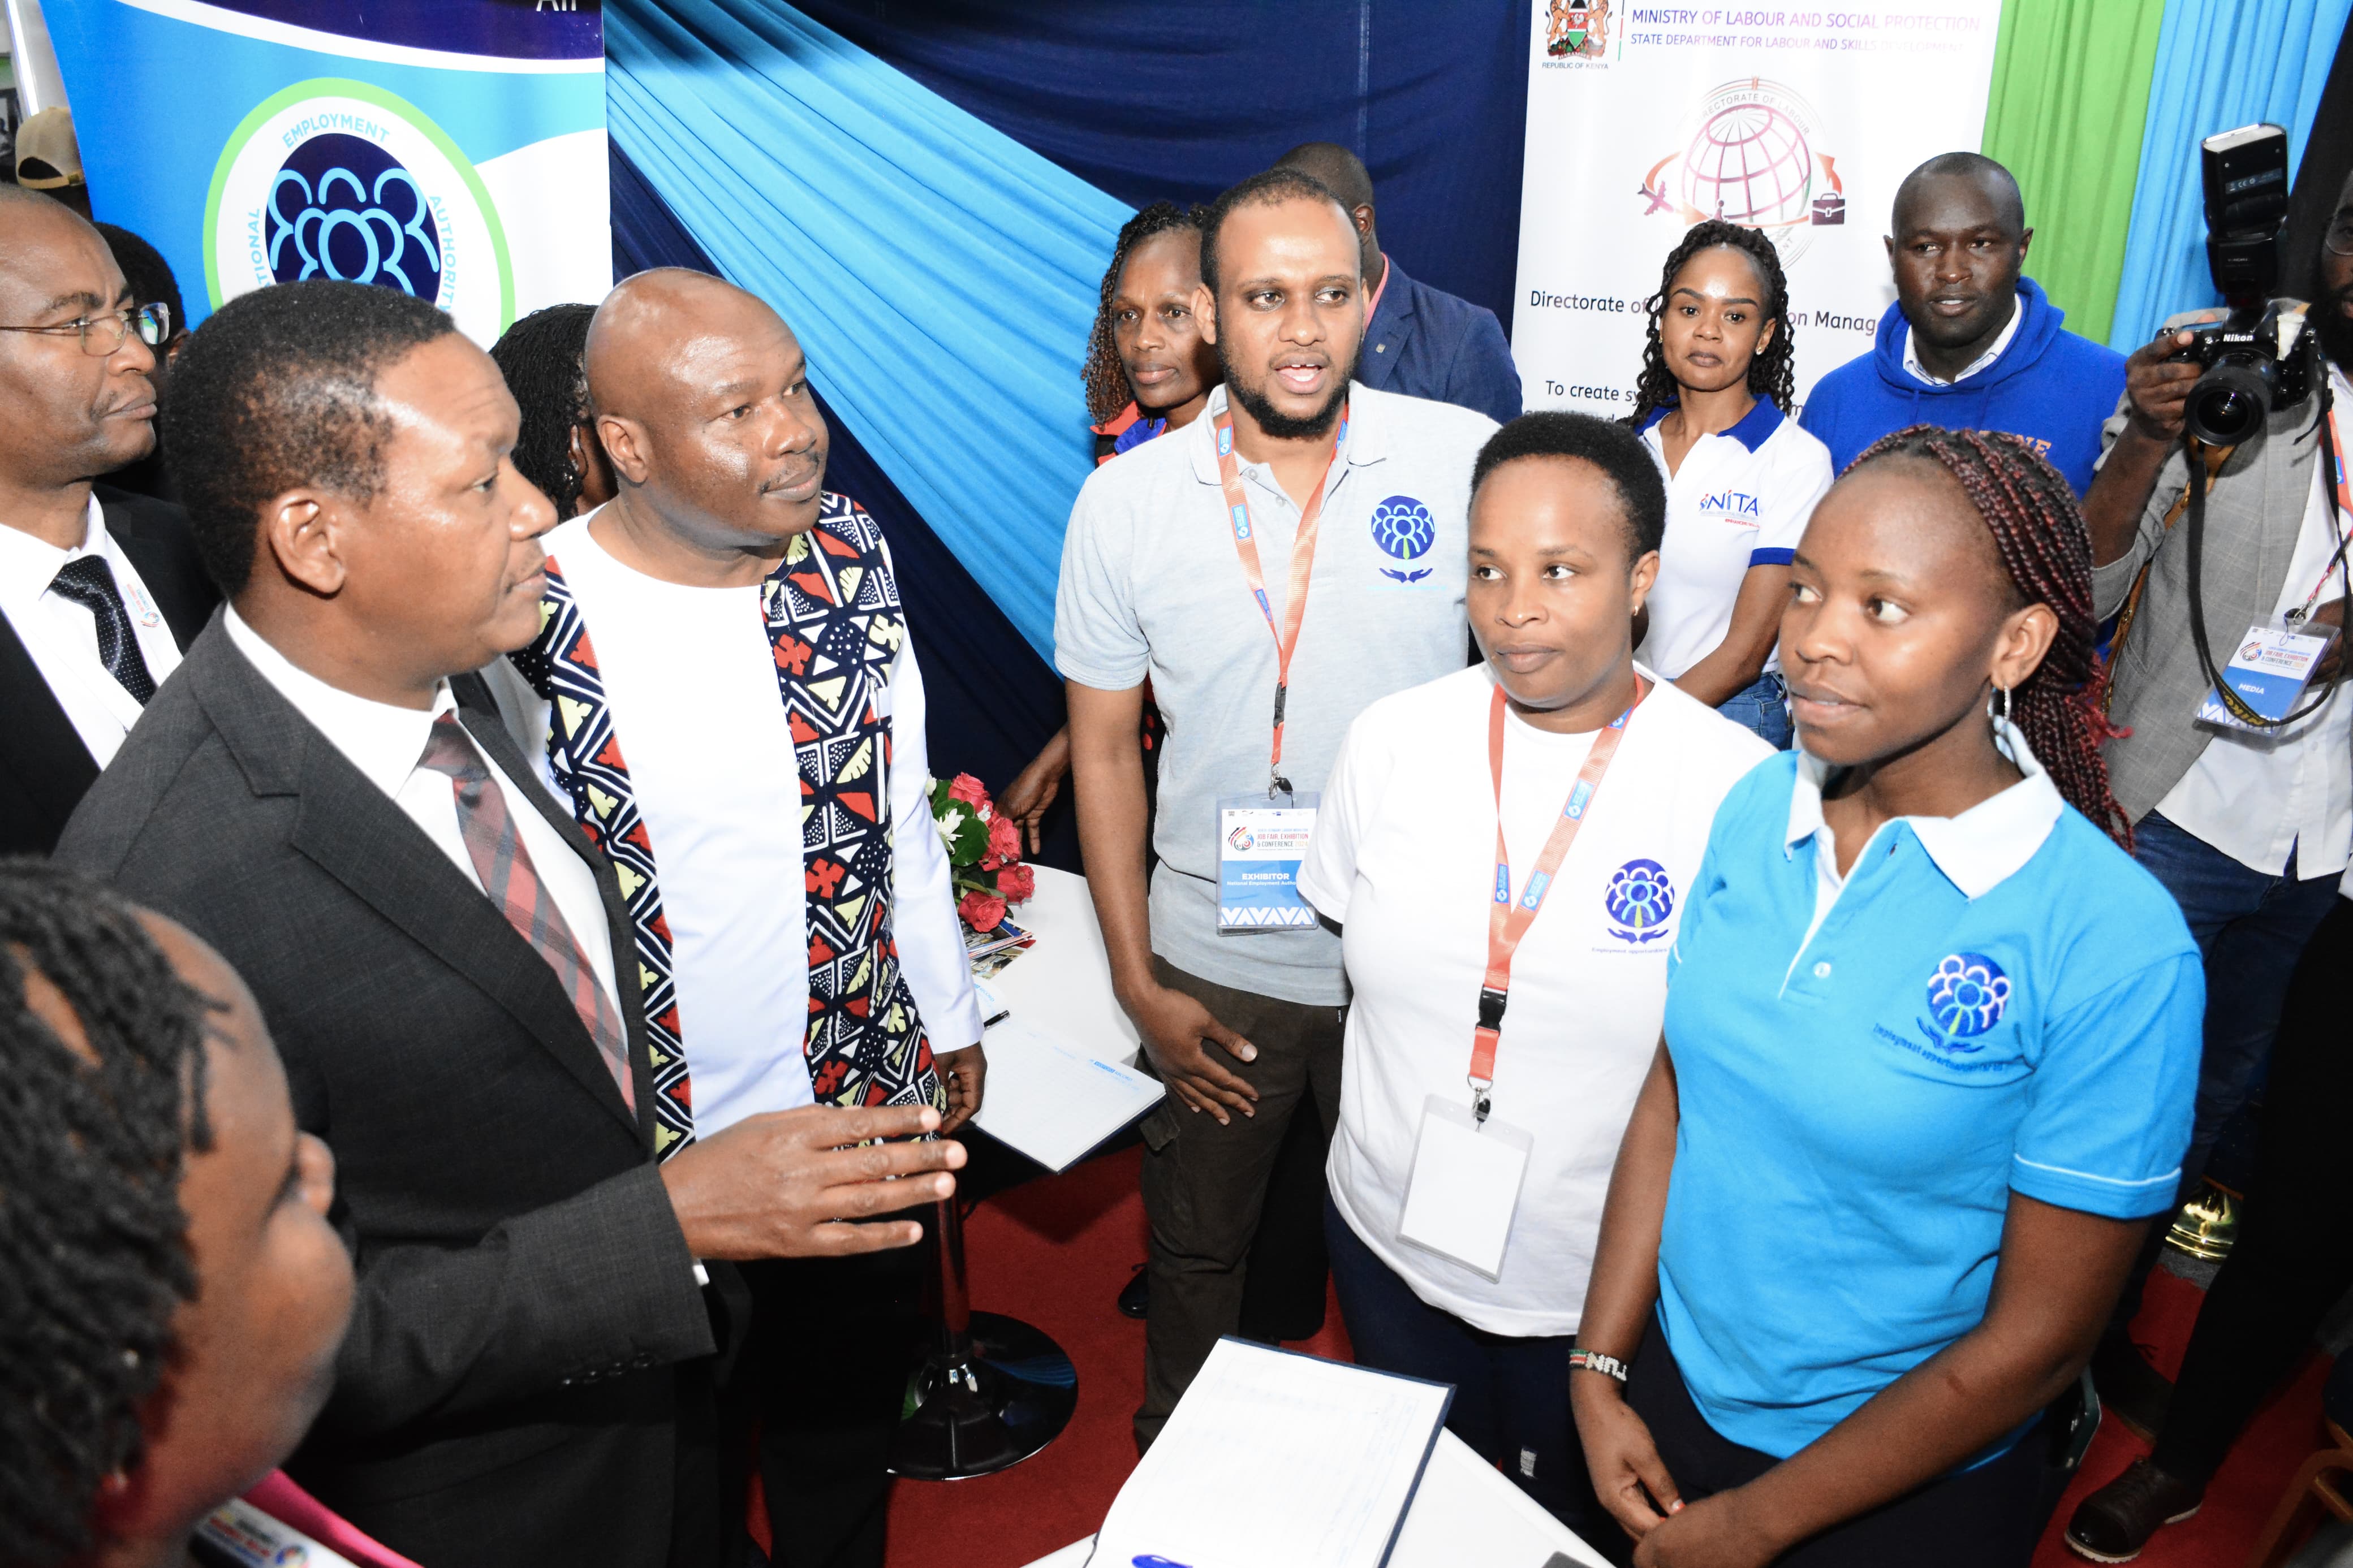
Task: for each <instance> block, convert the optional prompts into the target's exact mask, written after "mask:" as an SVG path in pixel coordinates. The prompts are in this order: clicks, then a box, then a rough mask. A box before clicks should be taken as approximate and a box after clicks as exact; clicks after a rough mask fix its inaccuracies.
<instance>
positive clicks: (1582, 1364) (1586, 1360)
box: [1568, 1351, 1626, 1384]
mask: <svg viewBox="0 0 2353 1568" xmlns="http://www.w3.org/2000/svg"><path fill="white" fill-rule="evenodd" d="M1568 1370H1569V1371H1571V1372H1598V1373H1601V1374H1602V1375H1603V1376H1605V1377H1614V1378H1616V1379H1617V1380H1618V1381H1619V1382H1620V1383H1621V1384H1622V1383H1624V1382H1625V1381H1626V1363H1624V1362H1622V1361H1620V1360H1619V1359H1618V1358H1617V1357H1616V1356H1614V1355H1603V1354H1602V1353H1601V1352H1599V1351H1571V1352H1568Z"/></svg>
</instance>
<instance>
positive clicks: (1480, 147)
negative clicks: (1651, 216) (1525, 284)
mask: <svg viewBox="0 0 2353 1568" xmlns="http://www.w3.org/2000/svg"><path fill="white" fill-rule="evenodd" d="M795 5H796V8H797V9H798V10H800V11H801V12H802V13H804V14H805V15H807V16H810V17H811V18H813V19H815V20H817V21H818V22H822V23H823V24H825V25H826V26H828V27H830V28H832V29H833V30H834V31H835V32H838V33H839V34H840V35H841V36H842V37H845V38H848V39H849V40H850V41H851V42H853V43H856V44H857V45H859V46H860V47H862V48H864V49H866V50H867V51H868V52H869V53H871V54H872V55H874V56H876V57H878V58H881V59H882V60H884V61H887V62H888V63H889V64H891V65H893V66H896V67H897V68H899V69H901V70H902V71H904V72H906V73H907V74H908V75H909V76H911V77H913V78H914V79H916V80H918V81H920V82H922V83H923V85H924V86H925V87H928V88H930V89H932V90H933V91H934V92H936V93H938V94H939V95H940V96H941V97H943V98H944V99H946V100H949V101H950V102H951V103H954V104H955V105H956V106H957V107H958V108H960V109H962V110H965V112H967V113H969V114H971V115H973V116H975V117H976V118H977V119H979V120H982V121H987V123H988V124H989V125H991V126H993V127H995V128H996V129H997V130H998V131H1001V132H1004V133H1005V134H1006V135H1008V136H1010V137H1012V138H1013V139H1014V140H1015V141H1017V142H1020V143H1022V145H1024V146H1026V147H1028V148H1029V150H1030V151H1032V152H1034V153H1040V154H1042V155H1043V156H1045V157H1047V158H1050V159H1052V160H1053V161H1054V162H1055V163H1059V164H1060V165H1061V166H1062V167H1063V168H1065V169H1067V170H1069V171H1070V172H1071V173H1072V174H1076V175H1078V176H1079V177H1080V178H1081V179H1083V180H1086V181H1088V182H1089V183H1090V184H1093V185H1095V186H1097V187H1098V188H1099V189H1102V190H1104V191H1107V192H1109V193H1110V194H1111V195H1114V196H1117V197H1119V198H1120V199H1121V200H1122V201H1124V202H1126V203H1128V204H1129V205H1134V206H1142V205H1145V203H1147V202H1152V201H1157V200H1160V199H1162V198H1164V197H1165V198H1167V199H1169V200H1173V201H1207V200H1208V199H1209V198H1210V197H1212V196H1214V195H1217V194H1218V193H1219V191H1221V190H1223V189H1224V188H1225V187H1226V186H1228V185H1229V184H1233V183H1234V182H1235V181H1236V180H1239V179H1241V178H1243V177H1244V176H1246V175H1249V174H1256V173H1258V172H1259V171H1260V170H1261V169H1263V168H1265V167H1266V166H1267V165H1268V164H1269V163H1272V162H1273V161H1274V160H1275V159H1276V158H1278V157H1280V156H1282V153H1284V152H1285V151H1286V150H1288V149H1289V148H1291V147H1293V146H1295V145H1297V144H1298V143H1299V142H1338V143H1340V144H1341V145H1342V146H1344V147H1347V148H1350V149H1352V150H1353V151H1355V152H1356V154H1357V156H1359V157H1361V158H1363V159H1364V160H1365V164H1366V167H1367V168H1368V169H1370V170H1371V171H1372V174H1373V182H1374V188H1375V195H1376V198H1377V208H1378V212H1379V221H1380V233H1381V242H1382V245H1383V246H1384V247H1386V248H1387V249H1388V251H1389V253H1390V254H1391V255H1393V256H1395V257H1396V258H1398V264H1399V265H1400V266H1402V267H1403V268H1405V269H1406V270H1407V271H1409V272H1410V273H1412V274H1413V275H1414V276H1415V277H1416V278H1419V279H1421V280H1422V281H1424V282H1426V283H1430V284H1434V285H1436V286H1437V287H1439V288H1440V289H1446V290H1448V291H1449V292H1450V293H1455V294H1460V295H1461V296H1463V297H1464V298H1465V299H1468V300H1474V301H1476V302H1477V303H1479V304H1482V305H1484V306H1486V307H1487V308H1488V309H1490V310H1493V311H1494V312H1495V313H1496V315H1497V316H1499V317H1501V318H1502V320H1503V322H1504V331H1506V332H1507V333H1508V332H1509V331H1511V326H1512V287H1513V275H1514V270H1515V268H1517V266H1518V259H1519V233H1520V167H1521V162H1522V158H1521V152H1522V143H1523V142H1524V141H1525V136H1526V133H1527V79H1528V49H1529V40H1530V36H1531V35H1530V26H1531V24H1530V20H1529V16H1530V13H1529V9H1528V6H1527V5H1526V4H1525V0H1451V3H1450V4H1447V5H1430V4H1428V3H1427V0H1421V3H1419V4H1417V3H1413V0H1257V3H1248V0H1151V3H1149V4H1130V5H1104V4H1102V3H1101V0H795ZM1574 154H1575V150H1574V149H1570V148H1564V149H1562V161H1563V164H1564V166H1567V165H1568V164H1569V163H1570V162H1571V161H1572V160H1573V158H1574Z"/></svg>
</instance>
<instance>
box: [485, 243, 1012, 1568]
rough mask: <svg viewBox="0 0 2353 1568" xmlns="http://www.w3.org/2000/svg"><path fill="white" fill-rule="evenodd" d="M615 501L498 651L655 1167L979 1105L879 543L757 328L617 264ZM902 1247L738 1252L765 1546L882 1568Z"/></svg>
mask: <svg viewBox="0 0 2353 1568" xmlns="http://www.w3.org/2000/svg"><path fill="white" fill-rule="evenodd" d="M587 370H588V395H589V401H590V405H591V407H592V409H593V411H594V414H595V418H596V433H597V436H598V437H599V439H600V440H601V441H602V442H603V444H604V447H605V451H606V454H607V457H608V458H610V460H611V465H612V470H613V479H614V482H615V485H616V487H617V494H616V495H615V497H614V499H613V500H611V501H609V502H607V504H605V505H604V506H602V507H599V508H597V509H596V510H594V511H592V512H590V513H588V514H587V515H586V516H585V517H581V518H576V519H575V520H573V521H570V522H568V523H565V524H564V525H563V526H562V527H559V528H558V529H556V530H555V531H554V532H552V533H550V534H549V535H548V536H547V540H546V546H547V552H548V561H547V585H546V588H545V590H544V592H543V596H542V598H541V605H540V607H541V620H542V625H541V631H540V635H539V637H538V639H537V640H536V641H535V642H533V644H532V645H531V646H530V647H528V648H525V649H523V650H522V652H520V653H518V654H516V655H514V656H512V661H511V663H510V665H508V666H506V667H502V668H501V669H500V675H501V686H502V688H503V693H504V694H503V696H502V699H501V706H502V708H503V709H504V710H507V712H508V713H509V715H510V722H511V726H512V728H513V729H514V731H516V734H517V738H518V739H519V741H521V742H522V745H523V747H524V749H525V751H526V752H528V753H530V754H531V755H533V757H534V758H536V759H537V760H538V761H539V763H540V764H541V766H542V768H543V773H544V776H545V780H546V782H547V783H548V784H550V785H551V786H552V787H553V788H554V791H555V793H556V795H558V797H559V798H560V799H562V800H564V801H565V802H566V803H567V804H568V805H570V807H571V810H572V813H573V816H574V817H575V820H576V821H577V822H578V823H579V825H580V827H581V829H582V831H583V832H585V833H586V834H587V835H588V837H590V838H592V839H593V840H595V841H596V843H597V844H599V845H600V846H602V847H604V849H605V850H606V852H607V854H608V855H609V856H610V857H611V859H612V861H613V865H614V868H615V871H616V873H617V875H618V876H619V878H620V879H621V882H622V885H623V886H624V887H625V888H626V889H628V900H629V914H630V917H631V920H632V921H633V923H634V925H635V931H636V938H637V952H638V968H639V971H640V974H641V976H642V977H643V979H644V981H645V985H646V1014H647V1018H648V1020H649V1026H650V1030H651V1034H652V1037H653V1045H654V1050H655V1064H656V1065H655V1073H654V1086H655V1110H656V1114H657V1115H658V1116H659V1119H660V1126H659V1131H657V1133H656V1138H657V1140H658V1142H659V1144H660V1147H661V1149H662V1152H664V1154H665V1155H668V1154H670V1152H674V1151H675V1150H677V1149H680V1148H681V1147H684V1146H686V1145H687V1144H688V1143H690V1142H691V1141H693V1140H696V1139H702V1138H709V1137H711V1136H712V1135H713V1134H715V1133H718V1132H720V1131H723V1130H724V1129H726V1128H728V1127H730V1126H732V1125H733V1124H734V1123H735V1122H737V1121H741V1120H743V1119H744V1118H745V1117H748V1116H754V1115H758V1114H761V1113H763V1112H768V1111H776V1110H786V1109H789V1108H791V1107H795V1106H802V1105H807V1104H810V1103H812V1102H815V1103H818V1104H820V1105H836V1106H868V1105H892V1106H922V1105H929V1106H932V1107H934V1109H936V1110H939V1111H940V1112H941V1113H942V1114H943V1115H944V1118H945V1121H944V1129H943V1130H944V1131H953V1130H954V1129H955V1127H957V1126H959V1125H960V1124H962V1123H963V1122H964V1121H965V1120H966V1119H968V1118H969V1117H970V1116H971V1115H972V1113H973V1112H974V1111H975V1110H978V1109H979V1105H980V1095H981V1079H982V1073H983V1065H982V1059H981V1051H980V1045H979V1041H980V1033H981V1025H980V1012H979V1007H978V1005H977V1004H976V1000H975V998H974V994H973V986H972V973H971V969H970V966H969V964H968V963H967V962H966V960H965V948H964V942H963V936H962V932H961V929H960V927H959V925H958V922H957V920H956V915H955V904H954V900H953V895H952V893H951V890H950V886H949V870H948V863H947V858H946V856H945V854H944V850H943V849H942V847H941V844H940V839H939V835H938V833H937V832H936V830H935V829H934V826H933V822H932V814H931V807H930V804H929V801H928V799H927V797H926V795H925V787H924V786H925V783H926V777H927V768H926V763H925V755H924V745H923V674H922V671H921V670H920V669H919V668H917V665H916V662H915V653H914V649H913V647H912V646H911V645H910V644H909V642H908V640H907V631H906V625H905V619H904V613H903V611H902V608H901V605H900V602H899V590H898V586H897V584H896V582H895V581H894V579H893V575H892V565H891V554H890V550H889V548H888V546H887V545H886V544H885V542H884V541H883V538H882V533H881V529H879V528H878V527H876V525H875V523H874V520H873V519H872V518H871V517H869V516H868V515H867V514H866V512H865V511H864V510H862V509H861V508H860V507H859V506H858V505H857V503H855V502H854V501H851V500H848V499H847V498H845V497H843V496H840V495H837V494H834V493H832V492H830V491H828V490H827V489H826V488H825V459H826V446H827V431H826V426H825V420H824V418H823V416H821V415H820V414H819V413H818V407H817V403H816V399H815V397H814V396H813V395H811V393H810V391H809V384H808V367H807V362H806V361H805V359H804V358H803V355H802V353H801V347H800V344H799V342H797V340H796V339H795V338H794V336H793V333H792V331H791V329H790V328H788V327H786V325H785V323H784V321H782V320H781V319H779V318H778V316H777V315H776V312H775V311H774V310H770V309H769V308H768V307H767V306H766V305H765V304H763V303H762V302H761V301H760V300H757V299H755V298H754V297H753V296H752V295H750V294H747V293H745V292H744V290H742V289H737V288H735V287H734V286H733V285H732V284H729V283H725V282H722V281H721V280H719V279H715V278H712V277H708V276H705V275H703V274H701V273H696V272H688V271H682V270H677V269H666V270H660V271H654V272H646V273H640V274H638V276H637V277H635V278H632V279H628V281H626V282H624V283H622V284H621V285H620V286H619V287H618V288H617V289H614V290H613V292H612V294H611V296H610V297H609V298H607V300H606V301H605V303H604V304H603V305H602V306H601V307H600V308H599V309H598V310H597V312H596V320H595V321H594V322H593V323H592V324H591V326H590V328H589V332H588V344H587ZM905 1263H906V1260H903V1259H902V1260H898V1261H897V1262H896V1263H883V1262H878V1261H877V1260H875V1259H872V1258H858V1259H828V1260H823V1261H816V1262H776V1263H763V1264H753V1265H748V1266H746V1268H745V1269H744V1275H745V1278H746V1279H747V1281H748V1282H750V1284H751V1285H752V1288H753V1293H754V1305H755V1313H756V1316H755V1330H754V1340H755V1349H762V1350H765V1352H767V1353H766V1354H765V1357H762V1356H759V1355H754V1357H752V1358H751V1359H750V1360H749V1361H747V1363H746V1366H745V1369H744V1378H745V1379H747V1380H748V1384H746V1386H745V1393H746V1397H747V1400H748V1401H749V1402H750V1403H751V1404H753V1405H755V1406H756V1407H757V1408H758V1410H759V1411H760V1413H761V1415H762V1417H763V1421H762V1425H763V1430H764V1436H763V1438H762V1473H763V1479H764V1481H765V1486H766V1490H767V1503H768V1517H769V1520H770V1521H771V1523H772V1526H773V1528H774V1531H775V1536H776V1549H775V1551H774V1552H772V1554H771V1555H772V1558H773V1559H774V1560H775V1561H776V1562H777V1563H781V1564H791V1565H794V1568H799V1565H800V1564H804V1563H806V1564H820V1563H822V1564H835V1563H844V1564H848V1563H871V1564H876V1565H878V1568H879V1564H880V1563H881V1561H882V1516H883V1506H882V1505H883V1492H884V1484H885V1475H884V1471H883V1459H884V1454H885V1450H886V1448H887V1447H888V1444H889V1440H890V1436H891V1431H892V1426H893V1424H894V1423H895V1421H896V1418H897V1415H898V1413H899V1403H900V1398H901V1395H902V1390H903V1383H904V1373H905V1367H904V1363H903V1361H902V1359H901V1352H902V1349H903V1347H904V1344H905V1339H904V1333H903V1330H904V1328H905V1326H906V1325H905V1323H904V1321H903V1319H902V1317H901V1316H900V1315H899V1311H898V1302H899V1301H900V1300H901V1299H902V1298H905V1299H912V1298H913V1296H914V1295H915V1294H916V1292H914V1291H913V1290H912V1289H907V1287H909V1286H910V1285H911V1284H912V1283H913V1281H912V1279H910V1278H909V1277H908V1275H907V1272H906V1268H905Z"/></svg>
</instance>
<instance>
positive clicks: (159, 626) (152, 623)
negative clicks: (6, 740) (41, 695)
mask: <svg viewBox="0 0 2353 1568" xmlns="http://www.w3.org/2000/svg"><path fill="white" fill-rule="evenodd" d="M84 555H97V556H101V557H103V558H104V559H105V561H106V564H107V566H108V568H109V569H111V571H112V572H113V574H114V586H115V589H116V591H117V592H119V593H120V594H121V595H122V607H123V609H124V610H125V611H126V612H127V613H128V614H129V615H130V616H131V630H132V636H134V637H137V638H138V639H139V656H140V657H141V658H143V659H145V660H146V661H147V673H148V674H149V675H151V676H153V677H154V679H155V684H156V685H158V686H161V685H163V684H164V678H165V677H167V676H169V675H170V674H171V673H172V672H173V671H174V670H175V669H177V668H180V645H179V643H178V641H177V640H176V639H174V637H173V636H172V628H171V627H170V626H167V625H165V624H164V614H163V612H162V611H161V610H158V609H157V608H156V607H155V601H154V599H153V597H151V596H150V595H149V594H148V592H147V584H145V583H144V582H142V581H141V579H140V576H139V569H138V568H137V567H135V566H133V565H132V564H131V558H130V557H129V556H127V555H125V554H123V552H122V546H121V544H119V543H117V542H115V538H114V536H113V535H112V534H111V533H109V532H107V531H106V515H105V513H104V512H103V511H102V510H100V508H99V504H98V498H97V497H96V496H92V497H90V521H88V523H87V524H85V525H84V528H83V531H82V538H81V542H80V543H79V544H77V545H75V546H74V547H73V548H72V549H71V550H60V549H58V547H57V546H56V545H54V544H51V543H50V542H48V541H47V540H45V539H37V538H35V537H34V536H33V535H31V534H29V533H26V531H24V530H22V529H19V528H8V527H5V526H0V614H5V616H7V617H8V625H9V626H11V627H13V628H14V629H15V631H16V639H17V640H18V641H19V642H21V643H23V644H24V645H25V651H26V653H27V654H28V655H30V656H31V657H32V660H33V668H36V669H37V670H39V671H40V672H41V679H43V680H45V681H47V682H48V687H49V694H50V695H51V696H53V697H55V698H56V699H57V700H58V707H59V708H61V709H63V710H65V715H66V718H67V719H68V720H69V721H70V722H71V723H72V725H73V727H74V733H76V734H77V735H79V736H80V737H81V743H82V744H83V745H85V746H88V747H89V748H90V757H91V760H93V761H94V762H96V763H98V765H99V766H100V767H101V768H103V767H105V766H106V764H107V763H111V762H112V761H113V760H114V753H115V752H117V751H118V750H120V749H121V745H122V737H123V736H125V735H128V734H129V733H131V726H132V725H133V724H136V723H137V722H139V715H140V713H141V711H142V710H141V708H140V704H139V700H138V699H137V698H135V697H133V696H132V695H131V693H129V692H128V691H125V690H124V689H122V683H121V681H119V680H117V679H114V677H113V676H112V675H111V674H110V673H108V671H107V668H106V665H105V663H104V662H103V661H102V660H100V658H99V653H98V614H97V612H96V611H94V610H91V609H90V607H89V606H87V605H81V604H79V603H77V602H76V601H74V600H72V599H69V598H67V597H66V596H65V595H63V594H60V593H58V592H57V591H56V590H55V589H54V588H52V587H51V586H50V584H53V583H55V582H56V581H57V580H58V573H59V572H60V571H62V570H63V569H64V568H65V565H66V563H68V562H69V561H75V560H79V558H81V557H82V556H84Z"/></svg>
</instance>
